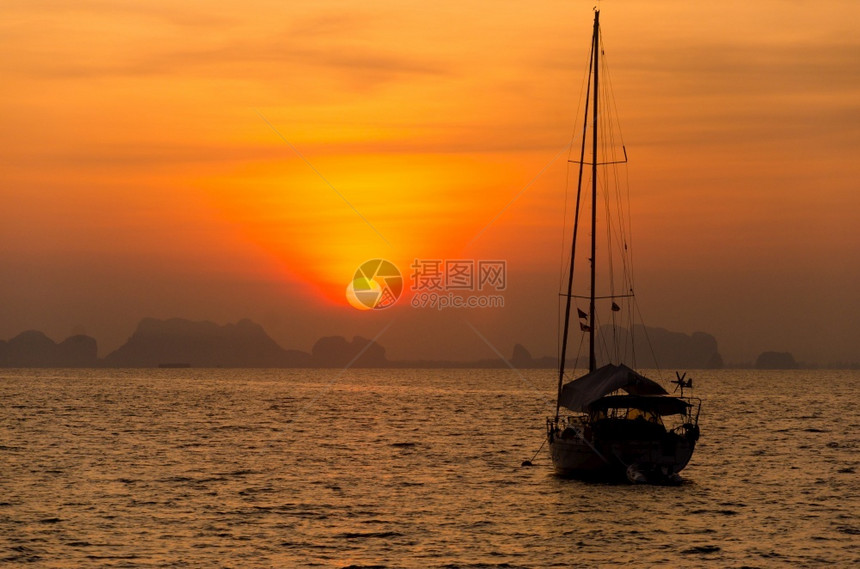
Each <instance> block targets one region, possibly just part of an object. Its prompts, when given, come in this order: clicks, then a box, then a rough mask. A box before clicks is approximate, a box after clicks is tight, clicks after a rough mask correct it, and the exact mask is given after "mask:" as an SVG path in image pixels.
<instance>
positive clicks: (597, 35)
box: [588, 10, 600, 372]
mask: <svg viewBox="0 0 860 569" xmlns="http://www.w3.org/2000/svg"><path fill="white" fill-rule="evenodd" d="M593 51H594V63H593V66H594V107H593V108H594V110H593V112H592V119H593V120H594V127H593V128H592V130H591V134H592V136H591V299H590V304H589V310H588V324H589V326H588V371H590V372H592V371H594V370H595V369H596V367H597V366H596V362H595V358H594V332H595V328H596V327H597V321H596V319H595V318H594V316H595V312H594V284H595V275H596V268H597V263H596V262H595V253H596V252H597V124H598V123H597V120H598V117H597V99H598V96H599V92H598V84H597V79H598V74H599V72H600V59H599V57H600V10H595V11H594V49H593Z"/></svg>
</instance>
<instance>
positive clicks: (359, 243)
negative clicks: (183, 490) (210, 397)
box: [0, 0, 860, 363]
mask: <svg viewBox="0 0 860 569" xmlns="http://www.w3.org/2000/svg"><path fill="white" fill-rule="evenodd" d="M592 5H593V3H592V2H579V1H572V0H571V1H546V2H531V3H522V2H486V1H483V2H469V1H463V0H459V1H457V2H453V1H451V2H449V1H437V2H433V3H426V2H421V3H419V2H414V3H413V2H402V1H399V2H395V1H373V0H367V1H365V2H362V3H355V2H343V1H342V2H336V1H319V2H313V3H285V2H275V1H257V0H246V1H243V2H211V1H209V2H202V1H201V2H182V3H174V2H166V1H160V0H150V1H147V2H104V1H101V0H98V1H95V0H94V1H87V0H82V1H80V2H76V3H74V4H73V5H72V4H70V3H66V2H59V1H38V0H31V1H9V0H7V1H6V2H4V18H3V21H2V22H0V74H2V77H3V88H2V89H0V105H2V114H0V145H2V149H0V161H2V168H0V170H1V171H0V203H2V204H3V209H2V225H0V263H2V265H3V267H4V278H3V279H2V280H0V338H3V339H8V338H9V337H11V336H14V335H15V334H17V333H18V332H20V331H22V330H24V329H31V328H36V329H41V330H44V331H46V332H48V333H49V334H50V335H52V337H54V338H55V339H57V340H59V339H62V338H64V337H65V336H67V335H69V334H70V333H72V332H79V331H86V332H87V333H90V334H91V335H93V336H95V337H97V338H98V339H99V341H100V344H101V346H102V350H103V351H104V350H106V349H113V348H115V347H117V346H118V345H119V344H120V343H121V342H122V341H123V340H124V339H125V337H127V336H128V335H129V334H130V333H131V332H132V331H133V328H134V326H135V324H136V322H137V321H138V320H139V319H140V318H142V317H145V316H156V317H171V316H180V317H186V318H194V319H213V320H216V321H219V322H226V321H235V320H237V319H239V318H242V317H251V318H253V319H255V320H257V321H258V322H260V323H261V324H263V325H264V326H265V327H266V328H267V330H269V331H270V333H271V334H272V335H273V336H274V337H275V338H276V339H277V340H278V341H279V342H280V343H282V344H283V345H285V346H287V347H299V348H303V349H307V348H309V347H310V344H311V343H312V342H313V340H314V339H315V338H316V337H318V336H320V335H325V334H347V335H352V334H363V335H365V336H373V335H374V334H375V333H376V331H378V330H380V329H381V328H382V327H383V326H384V325H385V324H386V323H387V322H388V320H387V319H390V318H393V317H396V318H397V324H396V325H395V327H396V328H397V330H395V333H393V334H392V337H391V338H388V339H386V338H381V339H380V342H381V343H382V344H383V345H386V346H387V347H388V348H389V352H390V355H391V356H392V357H416V356H420V357H436V358H445V357H452V358H457V357H471V356H472V355H477V357H491V356H492V354H488V353H486V350H487V348H486V345H484V344H483V342H482V341H481V340H480V339H476V338H475V336H474V333H473V332H472V331H471V330H470V328H468V327H466V326H464V325H463V323H462V320H463V319H468V321H469V322H475V323H476V326H477V327H481V326H485V327H486V328H484V329H486V331H487V337H488V338H489V339H490V340H491V341H493V342H494V343H496V344H497V345H498V346H499V349H500V350H501V351H502V352H504V353H509V352H510V348H511V346H512V345H513V343H515V342H520V343H523V344H525V345H526V347H528V348H529V349H531V350H532V351H533V352H535V353H537V354H544V353H546V354H552V353H554V352H555V316H554V311H555V302H556V298H555V293H556V287H557V277H558V270H559V269H558V264H559V256H560V247H561V239H560V237H561V227H562V219H561V218H560V211H561V203H562V201H563V186H564V163H563V162H564V158H565V155H564V154H562V155H561V158H560V159H558V160H553V158H554V157H556V156H557V155H558V153H559V151H561V150H562V149H563V148H564V147H565V145H566V144H567V143H568V142H569V140H570V136H571V133H572V131H573V130H574V128H575V127H574V124H575V117H574V114H575V112H576V104H577V101H578V98H579V95H580V87H581V81H582V76H583V71H584V66H585V62H586V58H587V55H588V43H589V39H590V28H591V19H592V11H591V7H592ZM602 22H603V26H604V44H605V46H606V51H607V52H606V57H607V60H608V62H609V65H610V68H611V70H612V81H613V86H614V89H615V98H616V102H617V105H618V110H619V113H620V115H621V116H620V120H621V125H622V129H623V132H624V138H625V142H626V144H627V148H628V151H629V154H630V159H631V164H630V167H629V175H630V182H631V192H632V199H633V214H634V234H635V241H636V243H637V259H636V263H637V268H638V270H639V278H638V283H639V291H638V293H639V297H640V302H641V303H642V305H643V310H644V312H645V314H646V315H647V323H648V324H649V325H654V326H663V327H667V328H670V329H674V330H678V331H684V332H688V333H689V332H693V331H696V330H703V331H707V332H710V333H712V334H714V335H715V336H716V337H717V339H718V341H719V342H720V347H721V350H722V351H723V353H724V355H725V356H726V357H727V359H728V360H730V361H737V360H742V359H752V358H753V357H754V356H755V355H756V354H757V353H758V352H760V351H762V350H773V349H775V350H790V351H792V352H794V353H795V355H796V356H797V357H798V358H800V359H807V360H819V361H821V362H822V363H825V362H827V361H832V360H853V361H860V348H858V340H860V324H858V322H860V301H858V300H857V298H856V291H857V290H860V269H858V267H857V262H856V261H857V259H858V258H860V231H858V230H857V226H858V222H860V219H859V218H860V214H859V213H858V212H860V192H858V191H857V189H858V188H857V184H858V183H857V180H858V178H860V166H858V163H860V161H858V159H857V158H856V156H855V154H856V152H857V150H858V146H860V144H858V143H860V103H858V101H860V68H858V63H857V62H858V61H860V34H858V31H860V29H858V28H860V24H858V22H860V4H858V3H856V2H853V1H844V2H836V1H825V2H815V3H813V2H790V3H787V2H782V1H764V2H733V1H729V2H721V3H697V2H680V1H678V2H675V1H655V2H639V1H633V0H631V1H623V0H617V1H611V2H605V3H603V5H602ZM261 115H262V117H265V120H264V118H261ZM266 120H268V121H270V123H271V125H272V126H274V127H275V129H277V132H275V130H273V129H272V128H270V126H269V125H268V124H267V123H266ZM280 136H283V137H284V138H285V139H286V140H287V141H288V142H289V144H288V143H287V142H285V141H284V140H282V139H281V138H280ZM290 145H292V146H293V147H294V148H295V149H298V151H299V152H301V154H302V155H303V156H304V158H305V159H306V160H307V162H305V161H304V160H303V159H302V158H301V157H299V155H298V154H296V152H295V151H294V150H293V148H291V146H290ZM309 164H310V165H312V166H313V168H315V169H316V170H317V171H318V172H319V173H320V174H322V177H321V176H320V175H318V174H317V173H316V172H314V169H312V167H311V166H310V165H309ZM548 164H549V166H548V167H547V165H548ZM545 167H547V168H546V170H545V171H544V173H543V174H541V175H538V174H539V173H540V172H541V171H542V169H544V168H545ZM323 178H325V179H323ZM532 181H534V183H533V184H531V185H529V184H530V182H532ZM329 184H330V185H329ZM527 185H529V186H528V189H527V190H526V191H525V192H523V193H522V194H521V196H520V198H519V199H517V200H516V201H515V202H514V203H513V204H512V205H510V207H508V208H507V209H505V208H506V206H507V204H509V202H510V200H511V199H512V198H513V197H514V196H517V195H519V194H520V192H521V190H523V188H524V187H526V186H527ZM346 202H349V204H351V206H352V207H350V205H348V204H347V203H346ZM353 207H354V209H353ZM356 210H357V212H358V213H356ZM502 210H504V213H502V214H501V215H499V216H498V218H497V219H496V220H495V221H494V222H493V223H492V224H491V225H490V226H489V227H487V224H488V223H489V222H490V221H491V220H493V219H494V218H496V216H497V215H498V214H499V212H501V211H502ZM359 213H360V214H361V215H359ZM362 217H363V218H364V219H362ZM365 220H366V221H365ZM368 222H369V223H368ZM371 226H372V227H371ZM476 235H479V236H478V237H477V239H474V240H473V238H474V237H475V236H476ZM374 257H385V258H389V259H391V260H392V261H394V262H395V263H396V264H398V266H400V267H401V269H402V270H404V272H405V271H408V265H409V263H410V261H411V259H413V258H416V257H419V258H458V257H459V258H476V259H477V258H504V259H506V260H507V261H508V263H509V282H510V287H511V289H510V291H509V292H508V294H507V298H506V307H505V308H504V309H500V310H496V311H490V310H485V311H483V312H481V311H474V310H473V311H461V312H459V313H456V314H449V315H431V314H421V315H418V314H416V311H415V310H413V309H410V308H408V306H398V307H396V308H395V309H392V310H391V311H390V312H388V311H381V312H380V313H374V314H371V315H368V314H365V313H358V312H357V311H355V310H354V309H352V308H350V307H349V305H348V304H347V303H346V299H345V298H344V297H343V295H342V291H343V289H344V287H345V286H346V284H347V283H348V282H349V280H350V278H351V276H352V271H354V270H355V268H356V267H357V265H358V264H360V263H361V262H362V261H364V260H367V259H369V258H374ZM452 327H455V328H456V330H454V329H452ZM393 330H394V328H393ZM415 330H422V331H426V330H432V333H433V334H435V335H436V336H434V337H433V338H431V339H429V340H428V339H427V338H424V337H422V338H420V339H417V336H416V334H417V332H415ZM419 344H420V345H419Z"/></svg>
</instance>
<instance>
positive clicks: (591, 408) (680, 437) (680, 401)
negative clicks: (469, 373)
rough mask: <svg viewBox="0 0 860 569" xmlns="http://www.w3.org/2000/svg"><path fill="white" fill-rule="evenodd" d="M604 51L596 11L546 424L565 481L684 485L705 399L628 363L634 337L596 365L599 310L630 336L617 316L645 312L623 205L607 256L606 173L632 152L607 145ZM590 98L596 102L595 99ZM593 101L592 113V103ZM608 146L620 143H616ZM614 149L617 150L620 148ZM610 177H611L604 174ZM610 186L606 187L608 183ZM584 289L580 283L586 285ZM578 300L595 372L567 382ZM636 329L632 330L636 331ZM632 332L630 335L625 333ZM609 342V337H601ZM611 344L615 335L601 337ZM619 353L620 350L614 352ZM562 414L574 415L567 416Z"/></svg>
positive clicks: (685, 383)
mask: <svg viewBox="0 0 860 569" xmlns="http://www.w3.org/2000/svg"><path fill="white" fill-rule="evenodd" d="M602 53H603V48H602V44H601V36H600V11H599V10H595V14H594V34H593V37H592V41H591V57H590V59H589V62H590V63H589V66H590V69H589V74H588V79H589V82H588V89H587V91H586V95H585V97H586V98H585V117H584V121H583V128H582V147H581V150H580V157H579V160H570V162H572V163H576V164H579V182H578V187H577V195H576V206H575V207H576V210H575V221H574V226H573V239H572V244H571V251H570V269H569V273H568V279H567V290H566V293H563V294H562V295H561V296H562V297H563V298H565V309H564V320H563V322H564V327H563V333H562V341H561V354H560V358H559V372H558V395H557V404H556V413H555V416H554V417H550V418H548V419H547V425H546V426H547V441H548V443H549V449H550V454H551V455H552V462H553V466H554V468H555V470H556V472H557V473H558V474H560V475H563V476H572V477H579V478H592V479H622V480H623V479H624V478H625V477H626V478H627V479H628V480H630V481H631V482H649V483H661V482H666V481H671V480H676V479H677V475H678V473H679V472H680V471H681V470H683V469H684V467H686V466H687V463H688V462H689V461H690V458H691V457H692V455H693V451H694V449H695V447H696V441H697V440H698V439H699V425H698V421H699V412H700V409H701V401H700V400H699V399H697V398H694V397H685V396H684V390H685V389H692V385H693V382H692V379H689V380H688V379H687V378H686V375H677V380H676V381H674V382H673V383H676V384H677V388H676V391H677V389H680V390H681V396H680V397H676V396H674V395H669V394H668V392H667V391H666V389H664V388H663V386H661V385H660V384H659V383H657V382H656V381H654V380H652V379H649V378H647V377H645V376H644V375H642V374H640V373H639V372H637V371H634V369H633V368H631V367H628V366H627V365H624V364H623V363H620V360H621V359H622V358H623V357H625V356H626V357H629V358H631V359H635V352H633V350H632V346H631V347H630V349H629V350H626V351H625V349H619V347H618V344H621V343H624V342H625V341H629V342H631V343H632V332H631V333H630V334H628V336H629V337H628V338H616V339H615V340H617V342H616V343H615V348H614V350H609V349H604V351H606V352H607V354H606V356H605V357H604V359H605V360H609V361H612V360H613V359H617V360H619V363H606V364H605V365H603V366H602V367H597V362H598V358H597V357H596V350H597V348H598V345H597V344H598V339H597V335H596V334H597V329H598V320H597V318H598V310H597V309H596V305H597V302H598V301H601V303H603V305H604V306H607V308H606V309H604V310H605V312H604V313H605V314H608V315H609V316H610V318H609V319H610V321H611V324H612V325H611V327H610V328H609V329H610V330H612V331H616V330H623V329H622V328H618V327H616V316H617V315H618V314H619V313H621V312H622V310H626V317H627V318H628V319H629V320H630V321H631V325H632V320H633V317H634V316H635V315H636V314H637V312H636V311H635V310H634V304H633V301H634V297H633V284H632V272H631V264H630V259H629V248H628V241H627V240H628V236H627V235H626V233H625V232H626V231H628V230H629V225H625V224H624V223H621V224H620V225H621V226H620V227H618V226H611V225H610V220H613V219H614V218H615V217H617V218H619V219H620V218H621V217H622V213H623V211H624V210H623V207H620V206H617V207H616V209H615V210H611V211H610V207H609V206H608V205H607V210H606V211H605V212H604V214H603V217H602V219H603V220H604V222H605V225H606V226H607V227H606V228H605V234H606V235H607V237H606V240H607V241H612V240H614V243H607V244H606V249H605V250H600V251H599V250H598V247H597V240H598V230H600V231H603V230H604V228H600V227H598V216H597V212H598V201H599V200H598V197H599V192H598V186H599V184H598V180H599V177H598V167H604V166H609V165H615V164H622V163H625V162H626V161H627V151H626V149H625V148H624V146H623V145H622V146H621V152H620V153H617V154H611V153H610V152H611V151H610V150H609V147H610V146H608V145H607V143H606V142H605V141H602V140H600V139H599V134H603V133H602V132H599V131H600V130H601V129H602V128H604V126H602V125H612V124H614V123H613V122H612V121H611V119H610V120H608V119H607V118H605V117H604V116H603V115H602V114H600V115H599V113H601V112H602V111H601V108H600V101H599V99H600V90H599V87H600V84H599V79H600V65H601V55H602ZM589 99H590V101H589ZM590 104H591V107H592V109H591V112H589V105H590ZM589 126H591V132H590V134H591V137H590V142H591V144H590V146H591V150H590V154H588V155H587V154H586V146H587V145H586V140H587V139H588V128H589ZM609 138H610V142H609V145H611V144H612V140H613V137H612V136H610V137H609ZM612 152H614V151H612ZM586 166H589V167H590V168H589V169H590V176H591V192H590V194H591V196H590V202H591V211H590V227H588V229H589V230H590V231H589V233H590V235H591V243H590V252H589V256H588V257H587V260H588V264H589V266H590V270H589V271H588V272H589V278H590V287H589V294H588V295H587V296H586V295H576V294H574V286H573V285H574V270H575V266H576V260H577V257H576V252H577V251H576V248H577V233H578V232H580V231H581V228H580V227H579V225H580V223H579V217H580V206H581V202H582V201H583V200H582V198H583V195H582V194H583V178H584V177H587V176H588V171H587V170H586V168H585V167H586ZM601 176H602V175H601ZM600 179H601V183H602V182H603V178H600ZM601 190H602V191H603V193H609V194H611V193H612V192H615V194H616V195H618V196H619V197H625V196H624V195H623V192H618V189H617V187H616V186H613V185H611V184H603V185H602V186H601ZM607 197H608V196H607V195H601V196H600V198H601V201H604V203H606V204H608V203H609V201H608V200H607V199H606V198H607ZM613 244H614V246H615V248H616V249H617V250H618V252H617V254H618V255H619V259H620V260H619V261H618V262H616V263H614V264H613V258H614V257H613V255H615V254H616V253H614V252H613V251H614V249H612V246H613ZM599 252H600V253H602V254H603V257H602V258H601V261H602V262H604V263H605V264H606V265H607V267H606V270H607V271H608V272H609V273H610V276H609V277H608V279H607V280H608V281H609V284H608V285H607V288H608V289H609V291H608V292H607V293H606V294H600V295H597V294H596V291H597V287H596V282H597V261H598V253H599ZM613 271H614V276H615V278H618V274H619V273H621V275H622V276H621V277H620V279H621V280H622V281H623V282H622V285H621V286H620V287H619V286H616V285H615V282H614V280H613V276H612V275H613ZM577 282H578V281H577ZM574 299H579V300H582V301H583V302H584V301H586V300H587V301H588V311H587V312H586V311H585V310H583V309H581V308H579V307H577V309H576V312H577V316H578V319H579V324H580V328H581V330H582V331H583V332H584V333H586V334H587V336H588V349H589V355H588V373H586V374H584V375H582V376H581V377H579V378H576V379H573V380H571V381H569V382H565V365H566V358H567V354H568V340H569V336H570V320H571V310H572V305H573V303H574ZM631 328H632V326H631ZM623 335H624V334H623V333H622V334H621V336H623ZM601 336H603V334H602V335H601ZM601 340H602V344H601V345H604V344H606V343H608V341H609V340H612V339H611V338H610V339H609V340H607V338H601ZM609 352H612V353H609ZM562 408H564V409H566V410H569V411H571V412H573V414H569V415H563V414H562V413H561V410H562Z"/></svg>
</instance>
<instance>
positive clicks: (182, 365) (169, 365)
mask: <svg viewBox="0 0 860 569" xmlns="http://www.w3.org/2000/svg"><path fill="white" fill-rule="evenodd" d="M158 367H160V368H187V367H191V364H188V363H182V362H180V363H167V364H158Z"/></svg>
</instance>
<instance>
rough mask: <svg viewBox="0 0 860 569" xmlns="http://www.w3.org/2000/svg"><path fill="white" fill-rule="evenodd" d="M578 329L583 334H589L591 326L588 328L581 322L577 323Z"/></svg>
mask: <svg viewBox="0 0 860 569" xmlns="http://www.w3.org/2000/svg"><path fill="white" fill-rule="evenodd" d="M579 329H580V330H582V331H583V332H591V326H589V325H588V324H583V323H582V322H580V323H579Z"/></svg>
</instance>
